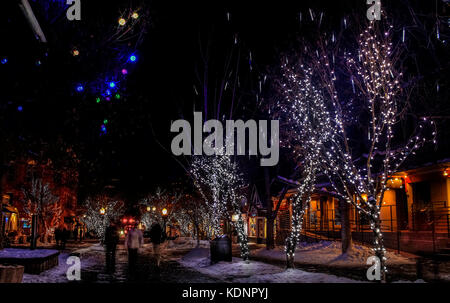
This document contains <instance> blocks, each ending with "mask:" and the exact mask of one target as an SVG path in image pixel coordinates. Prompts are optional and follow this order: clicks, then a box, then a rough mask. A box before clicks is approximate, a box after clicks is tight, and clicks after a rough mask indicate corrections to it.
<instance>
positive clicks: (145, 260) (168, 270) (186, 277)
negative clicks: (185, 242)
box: [81, 245, 219, 283]
mask: <svg viewBox="0 0 450 303" xmlns="http://www.w3.org/2000/svg"><path fill="white" fill-rule="evenodd" d="M186 252H187V251H186V250H172V249H166V250H164V253H163V255H162V258H161V267H160V270H159V273H158V270H157V268H156V266H155V261H154V258H153V256H152V248H151V247H149V246H146V247H145V248H144V249H143V251H142V252H141V253H140V254H139V258H138V263H137V271H136V273H135V275H134V276H130V275H129V274H128V255H127V252H126V250H125V248H124V246H123V245H119V247H118V249H117V255H116V271H115V273H114V274H108V273H105V264H104V260H105V254H104V252H102V251H98V250H97V251H90V252H88V253H86V254H85V255H83V257H82V259H81V262H83V258H87V257H88V258H95V259H96V260H98V262H97V263H96V265H94V266H91V267H89V268H87V269H82V272H81V279H82V282H88V283H92V282H98V283H101V282H106V283H110V282H112V283H114V282H119V283H120V282H139V283H142V282H146V283H148V282H150V283H152V282H153V283H159V282H163V283H196V282H197V283H200V282H201V283H210V282H211V283H212V282H218V281H219V280H218V279H215V278H212V277H209V276H207V275H204V274H202V273H200V272H197V271H194V270H190V269H188V268H186V267H183V266H181V265H180V264H179V263H178V262H177V261H176V260H177V259H178V258H180V257H182V255H184V254H185V253H186Z"/></svg>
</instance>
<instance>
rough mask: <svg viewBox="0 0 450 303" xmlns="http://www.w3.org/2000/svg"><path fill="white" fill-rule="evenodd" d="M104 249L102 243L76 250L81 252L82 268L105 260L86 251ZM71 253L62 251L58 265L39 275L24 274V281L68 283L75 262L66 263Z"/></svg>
mask: <svg viewBox="0 0 450 303" xmlns="http://www.w3.org/2000/svg"><path fill="white" fill-rule="evenodd" d="M99 249H103V248H102V247H101V246H100V245H98V244H96V245H93V246H91V247H89V248H88V249H80V250H78V251H76V252H78V253H80V260H81V270H85V269H88V268H90V267H93V266H96V265H98V264H99V262H103V259H102V258H99V256H95V255H84V253H86V252H89V251H92V250H99ZM69 256H70V255H69V253H61V254H60V255H59V260H58V261H59V262H58V266H55V267H53V268H51V269H49V270H46V271H44V272H42V273H41V274H39V275H31V274H23V280H22V283H67V282H69V281H68V280H67V270H68V269H69V267H70V266H71V265H73V264H66V262H67V259H68V258H69Z"/></svg>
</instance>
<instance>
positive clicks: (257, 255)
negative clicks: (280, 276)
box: [233, 241, 450, 282]
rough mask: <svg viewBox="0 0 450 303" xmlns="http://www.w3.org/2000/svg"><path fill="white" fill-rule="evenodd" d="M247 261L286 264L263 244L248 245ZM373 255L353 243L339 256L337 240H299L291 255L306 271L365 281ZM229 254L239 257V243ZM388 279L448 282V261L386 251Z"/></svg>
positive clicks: (278, 252)
mask: <svg viewBox="0 0 450 303" xmlns="http://www.w3.org/2000/svg"><path fill="white" fill-rule="evenodd" d="M249 247H250V258H251V260H255V261H260V262H265V263H268V264H272V265H277V266H282V267H285V266H286V257H285V253H284V247H276V248H275V249H273V250H267V249H266V247H265V245H263V244H254V243H251V244H249ZM371 255H373V254H372V252H371V250H370V248H369V247H367V246H363V245H357V244H355V245H354V247H353V251H352V253H351V254H349V255H342V254H341V251H340V242H333V241H319V242H315V243H304V242H302V243H301V244H300V245H299V247H298V249H297V250H296V254H295V266H296V268H299V269H303V270H306V271H309V272H320V273H327V274H332V275H336V276H342V277H347V278H351V279H356V280H361V281H367V278H366V272H367V269H368V268H369V267H370V265H366V260H367V258H368V257H369V256H371ZM233 256H235V257H238V256H239V245H237V244H233ZM387 258H388V261H387V267H388V280H389V281H398V280H408V281H416V280H419V281H420V279H423V280H425V281H438V282H450V262H440V263H438V264H436V262H434V261H432V260H427V259H421V258H419V257H418V256H415V255H412V254H409V253H406V252H401V254H400V255H398V254H396V253H395V252H393V251H388V253H387Z"/></svg>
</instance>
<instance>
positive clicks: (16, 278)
mask: <svg viewBox="0 0 450 303" xmlns="http://www.w3.org/2000/svg"><path fill="white" fill-rule="evenodd" d="M24 270H25V267H24V266H22V265H8V264H0V283H22V278H23V272H24Z"/></svg>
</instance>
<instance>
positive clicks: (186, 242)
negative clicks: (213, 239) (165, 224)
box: [166, 237, 209, 249]
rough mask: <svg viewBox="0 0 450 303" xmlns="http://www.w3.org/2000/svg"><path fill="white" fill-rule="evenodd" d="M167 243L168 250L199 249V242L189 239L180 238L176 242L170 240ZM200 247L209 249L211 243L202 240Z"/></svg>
mask: <svg viewBox="0 0 450 303" xmlns="http://www.w3.org/2000/svg"><path fill="white" fill-rule="evenodd" d="M166 243H167V244H166V248H168V249H172V248H173V249H190V248H195V247H197V240H196V239H192V238H188V237H179V238H176V239H175V240H168V241H166ZM199 247H203V248H208V247H209V241H207V240H200V241H199Z"/></svg>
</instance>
